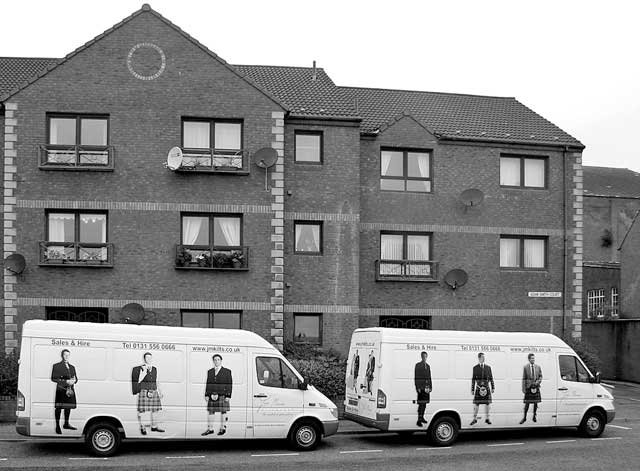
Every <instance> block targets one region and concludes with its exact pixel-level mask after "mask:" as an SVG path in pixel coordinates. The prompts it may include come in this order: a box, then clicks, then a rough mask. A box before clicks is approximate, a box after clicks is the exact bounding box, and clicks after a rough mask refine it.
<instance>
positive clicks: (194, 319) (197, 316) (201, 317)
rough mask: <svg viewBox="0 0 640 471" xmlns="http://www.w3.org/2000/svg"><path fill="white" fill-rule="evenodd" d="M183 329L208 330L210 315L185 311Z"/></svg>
mask: <svg viewBox="0 0 640 471" xmlns="http://www.w3.org/2000/svg"><path fill="white" fill-rule="evenodd" d="M182 327H201V328H205V329H208V328H209V327H211V326H210V325H209V313H208V312H198V311H190V312H188V311H185V312H183V313H182Z"/></svg>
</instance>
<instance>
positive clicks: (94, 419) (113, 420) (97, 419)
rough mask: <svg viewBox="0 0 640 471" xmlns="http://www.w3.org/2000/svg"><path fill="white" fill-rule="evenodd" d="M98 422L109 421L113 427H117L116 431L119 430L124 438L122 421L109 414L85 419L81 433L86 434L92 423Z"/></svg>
mask: <svg viewBox="0 0 640 471" xmlns="http://www.w3.org/2000/svg"><path fill="white" fill-rule="evenodd" d="M98 422H102V423H109V424H111V425H113V426H114V427H115V428H117V429H118V432H120V435H122V438H125V433H124V427H123V426H122V423H121V422H120V421H119V420H118V419H116V418H115V417H111V416H109V415H107V416H96V417H91V418H90V419H89V420H87V423H86V424H85V426H84V429H83V430H82V434H83V435H86V434H87V431H88V430H89V428H91V427H92V426H93V425H95V424H97V423H98Z"/></svg>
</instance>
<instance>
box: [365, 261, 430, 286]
mask: <svg viewBox="0 0 640 471" xmlns="http://www.w3.org/2000/svg"><path fill="white" fill-rule="evenodd" d="M437 279H438V262H434V261H426V260H425V261H423V260H420V261H418V260H376V280H377V281H437Z"/></svg>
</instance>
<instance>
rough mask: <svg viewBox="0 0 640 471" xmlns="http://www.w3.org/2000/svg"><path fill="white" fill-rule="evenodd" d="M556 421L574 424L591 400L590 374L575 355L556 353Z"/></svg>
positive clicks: (577, 422) (565, 424) (576, 423)
mask: <svg viewBox="0 0 640 471" xmlns="http://www.w3.org/2000/svg"><path fill="white" fill-rule="evenodd" d="M558 368H559V371H560V378H559V379H558V401H557V404H558V422H557V425H559V426H576V425H578V424H579V423H580V421H581V420H582V414H583V413H584V411H585V410H586V408H587V407H588V406H589V404H590V403H591V402H592V400H593V384H592V383H591V382H590V378H591V375H590V374H589V372H588V371H587V369H586V368H585V367H584V365H583V364H582V362H581V361H580V359H579V358H578V357H577V356H575V355H558Z"/></svg>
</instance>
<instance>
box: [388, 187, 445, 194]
mask: <svg viewBox="0 0 640 471" xmlns="http://www.w3.org/2000/svg"><path fill="white" fill-rule="evenodd" d="M379 190H380V193H398V194H409V195H432V194H433V190H432V191H407V190H383V189H382V188H380V189H379Z"/></svg>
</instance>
